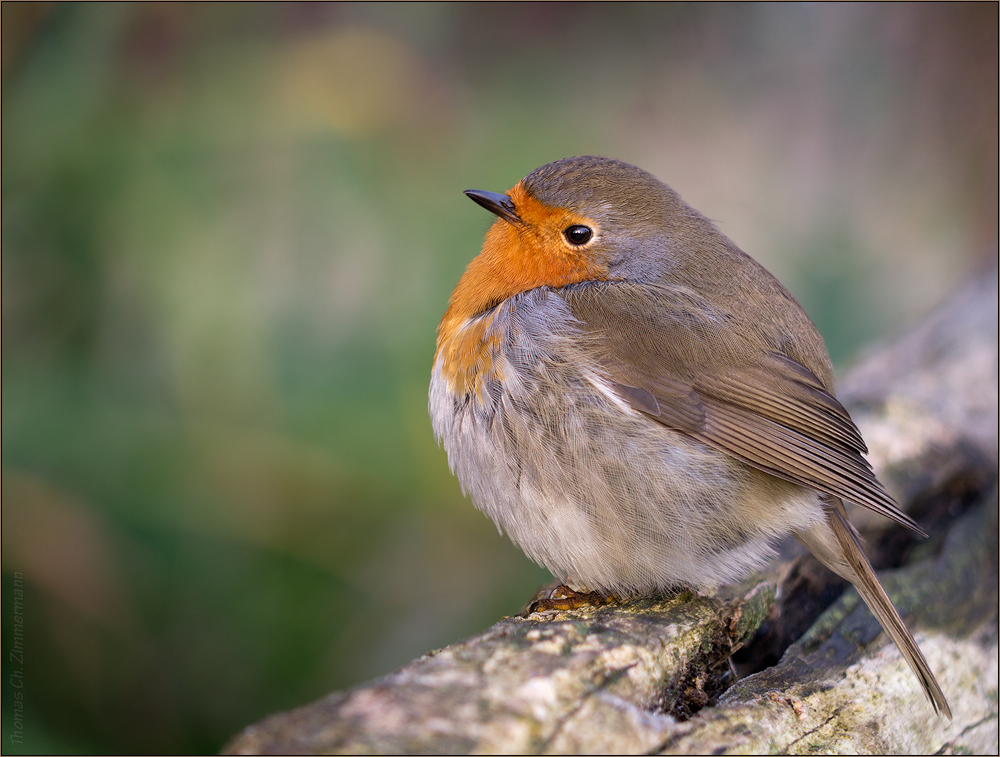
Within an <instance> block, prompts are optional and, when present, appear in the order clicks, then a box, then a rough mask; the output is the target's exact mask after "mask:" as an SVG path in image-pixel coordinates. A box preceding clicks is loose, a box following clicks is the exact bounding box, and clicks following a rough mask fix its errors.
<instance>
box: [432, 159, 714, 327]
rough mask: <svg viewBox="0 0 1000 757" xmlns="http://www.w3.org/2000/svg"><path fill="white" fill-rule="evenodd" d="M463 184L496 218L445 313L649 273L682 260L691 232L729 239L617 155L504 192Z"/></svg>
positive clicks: (459, 314)
mask: <svg viewBox="0 0 1000 757" xmlns="http://www.w3.org/2000/svg"><path fill="white" fill-rule="evenodd" d="M465 194H467V195H468V196H469V197H470V198H471V199H473V200H475V201H476V202H477V203H479V204H480V205H482V206H483V207H484V208H486V209H487V210H489V211H490V212H492V213H495V214H496V215H497V221H496V222H495V223H494V224H493V226H492V227H491V228H490V230H489V232H488V233H487V235H486V241H485V243H484V245H483V250H482V252H481V253H480V254H479V256H478V257H476V258H475V259H474V260H473V261H472V262H471V263H470V264H469V267H468V268H467V269H466V271H465V275H463V276H462V279H461V281H460V282H459V284H458V286H457V287H456V288H455V291H454V293H453V294H452V298H451V303H450V306H449V309H448V313H447V314H446V315H445V320H446V321H447V320H448V319H449V316H452V317H453V318H467V317H469V316H471V315H475V314H476V313H481V312H484V311H486V310H488V309H490V308H492V307H494V306H495V305H497V304H499V303H500V302H502V301H503V300H505V299H507V298H508V297H512V296H513V295H516V294H519V293H520V292H524V291H528V290H530V289H535V288H537V287H541V286H551V287H563V286H567V285H569V284H576V283H579V282H582V281H609V280H639V279H643V278H645V277H647V276H648V275H649V272H650V270H651V269H654V268H655V269H659V268H663V266H667V267H672V264H677V263H679V262H684V261H683V260H682V258H683V257H684V254H683V250H685V249H689V247H688V245H685V244H683V243H684V242H690V239H691V236H692V235H698V236H700V237H705V236H712V235H717V236H718V237H719V238H720V239H724V237H722V235H721V234H718V232H716V231H715V229H714V227H713V226H712V225H711V223H709V222H708V221H707V220H706V219H705V217H704V216H702V215H701V214H700V213H698V212H697V211H695V210H694V209H692V208H690V207H689V206H688V205H686V204H685V203H684V201H683V200H681V199H680V197H678V196H677V194H676V193H675V192H674V191H673V190H672V189H670V187H668V186H667V185H666V184H663V183H662V182H661V181H659V180H658V179H657V178H656V177H654V176H653V175H652V174H650V173H647V172H646V171H643V170H642V169H640V168H636V167H635V166H631V165H629V164H628V163H623V162H621V161H620V160H613V159H611V158H598V157H577V158H565V159H563V160H558V161H556V162H554V163H549V164H548V165H545V166H542V167H541V168H539V169H536V170H535V171H532V172H531V173H530V174H528V175H527V176H526V177H525V178H524V179H522V180H521V181H520V182H518V183H517V185H515V186H514V188H513V189H511V190H510V191H509V192H507V193H506V194H496V193H494V192H485V191H480V190H468V191H467V192H466V193H465ZM442 325H444V324H442Z"/></svg>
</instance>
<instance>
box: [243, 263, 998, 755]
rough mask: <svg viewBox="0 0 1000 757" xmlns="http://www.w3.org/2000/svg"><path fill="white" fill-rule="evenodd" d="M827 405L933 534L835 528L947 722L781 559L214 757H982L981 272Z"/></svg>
mask: <svg viewBox="0 0 1000 757" xmlns="http://www.w3.org/2000/svg"><path fill="white" fill-rule="evenodd" d="M839 394H840V396H841V398H842V399H843V400H844V403H845V404H846V405H847V406H848V408H849V409H850V410H851V413H852V415H853V417H854V418H855V420H856V421H857V423H858V425H859V427H860V428H861V431H862V433H863V435H864V437H865V439H866V441H867V442H868V445H869V447H870V449H871V454H870V456H869V457H870V459H871V461H872V463H873V464H874V466H875V468H876V470H877V471H878V473H879V476H880V478H881V479H882V480H883V481H884V482H885V483H886V484H887V486H888V487H889V489H890V491H891V492H892V493H893V494H894V495H895V496H896V497H897V499H898V501H899V502H900V503H901V505H902V506H903V507H904V508H905V509H907V510H908V511H909V512H910V513H911V514H912V515H913V516H914V517H915V518H917V519H918V520H919V521H920V522H921V524H922V525H923V526H924V528H925V529H926V530H927V531H928V532H930V533H931V534H932V537H931V538H930V539H928V540H915V539H913V538H911V537H910V536H909V535H908V534H907V533H905V532H903V531H902V530H901V529H899V528H895V527H892V526H891V524H888V523H884V522H880V520H879V519H878V518H876V517H869V516H868V514H867V513H865V512H861V511H859V509H855V511H853V512H852V513H851V515H852V519H853V520H854V521H855V523H856V524H857V525H858V526H859V528H861V530H862V531H863V533H865V535H866V536H867V538H868V540H869V550H868V551H869V553H870V555H871V557H872V562H873V564H874V565H875V567H876V569H881V570H880V577H881V579H882V581H883V583H884V585H885V588H886V590H887V591H888V592H889V595H890V596H891V597H892V599H893V601H894V602H895V604H896V607H897V608H898V609H899V611H900V613H901V614H902V615H903V617H904V619H905V620H906V622H907V624H908V625H909V627H910V629H911V630H912V631H913V633H914V635H915V637H916V639H917V641H918V642H919V644H920V647H921V649H922V650H923V652H924V654H925V656H926V657H927V659H928V661H929V662H930V665H931V667H932V668H933V670H934V671H935V672H936V674H937V676H938V679H939V680H940V682H941V686H942V687H943V689H944V691H945V693H946V694H947V696H948V698H949V700H950V702H951V707H952V710H953V711H954V715H955V717H954V720H952V721H948V720H947V719H945V718H943V717H937V716H935V715H934V712H933V710H932V709H931V706H930V704H929V703H928V702H927V701H926V699H925V698H924V695H923V693H922V691H921V689H920V686H919V685H918V684H917V682H916V680H915V679H914V677H913V675H912V674H911V672H910V670H909V668H908V667H907V666H906V663H905V662H904V661H903V659H902V657H901V656H900V654H899V652H898V651H897V650H896V648H895V647H894V646H893V645H892V643H891V642H890V641H888V639H887V638H886V636H885V635H884V634H882V633H881V632H880V628H879V626H878V623H877V621H876V620H875V619H874V618H873V617H872V615H871V613H869V612H868V609H867V608H866V607H865V606H864V604H863V603H862V602H861V601H860V599H859V598H858V595H857V594H856V593H855V592H854V590H853V589H850V590H849V591H847V592H844V587H845V584H844V582H842V581H840V580H839V579H837V578H836V577H835V576H833V575H832V574H830V573H829V571H826V570H825V569H823V568H821V567H820V566H819V565H818V563H816V561H815V560H814V559H813V558H812V557H811V556H809V555H808V554H805V553H804V550H802V549H801V548H798V547H797V546H796V545H789V546H788V547H787V548H786V549H785V551H784V553H783V555H782V559H781V560H779V561H776V562H775V563H774V564H773V565H772V566H770V567H769V568H768V569H767V570H766V571H764V572H762V573H761V574H760V575H759V576H757V577H755V579H754V580H752V581H748V582H745V583H744V584H743V585H741V586H738V587H732V588H730V589H727V590H726V591H725V592H723V593H720V595H719V596H715V597H706V596H698V595H695V594H692V593H690V592H685V593H681V594H678V595H676V596H673V597H668V598H657V599H645V600H638V601H633V602H628V603H625V604H616V605H605V606H601V607H585V608H581V609H579V610H572V611H546V612H543V613H535V614H533V615H531V616H529V617H527V618H522V617H514V618H505V619H504V620H502V621H500V622H499V623H497V624H496V625H495V626H493V627H492V628H490V629H488V630H487V631H485V632H484V633H482V634H480V635H479V636H476V637H473V638H471V639H468V640H467V641H464V642H462V643H459V644H454V645H452V646H450V647H448V648H446V649H443V650H440V651H436V652H431V653H430V654H427V655H425V656H423V657H421V658H419V659H417V660H414V661H413V662H412V663H410V664H409V665H407V666H406V667H404V668H402V669H401V670H399V671H397V672H395V673H393V674H391V675H388V676H385V677H384V678H381V679H379V680H376V681H373V682H371V683H368V684H364V685H361V686H358V687H356V688H354V689H351V690H349V691H342V692H335V693H333V694H330V695H329V696H327V697H325V698H324V699H321V700H320V701H318V702H315V703H313V704H310V705H307V706H304V707H301V708H299V709H297V710H293V711H291V712H287V713H280V714H276V715H272V716H271V717H269V718H267V719H266V720H264V721H262V722H260V723H258V724H256V725H253V726H250V727H248V728H247V729H246V730H245V731H244V732H243V733H242V734H240V735H239V736H237V737H236V738H235V739H234V740H233V741H232V742H231V743H230V744H229V745H228V746H227V751H230V752H234V753H243V754H250V753H268V752H309V753H320V752H339V753H372V752H389V753H414V752H419V753H454V752H505V753H566V752H588V753H602V752H614V753H693V754H712V753H722V752H735V753H762V752H781V753H794V754H800V753H813V752H855V753H858V752H860V753H873V754H891V753H906V752H912V753H924V754H930V753H938V754H942V753H943V754H968V753H996V752H997V748H998V743H997V742H998V739H997V689H998V683H997V678H998V674H997V667H998V649H997V638H998V633H997V622H998V602H997V592H998V580H997V572H998V556H997V533H998V524H997V274H996V272H995V271H993V272H990V273H988V274H987V275H985V276H983V277H981V278H980V279H978V280H977V281H976V282H974V283H972V284H970V285H969V286H968V287H966V288H965V289H964V290H963V291H961V292H960V293H959V294H958V295H957V296H956V297H955V298H953V299H952V300H951V301H950V302H949V303H948V304H947V305H945V306H944V307H943V308H941V309H940V310H939V311H938V312H937V313H935V314H934V315H933V316H932V317H931V318H930V319H929V320H928V321H926V322H925V323H924V324H922V325H921V326H919V327H918V328H916V329H914V330H913V331H912V332H910V333H909V334H907V335H906V336H904V337H903V338H902V339H900V340H898V341H897V342H895V343H894V344H892V345H890V346H888V347H884V348H882V349H881V350H879V351H876V352H874V353H873V354H871V355H870V357H868V358H867V359H866V360H865V361H864V362H863V363H862V364H861V365H860V366H858V367H857V368H856V369H855V370H854V371H852V372H851V374H850V375H849V376H848V377H847V379H846V380H845V381H844V382H843V384H842V386H841V388H840V391H839ZM831 603H832V604H831ZM740 647H743V648H742V649H739V648H740ZM737 649H739V652H737V653H736V654H735V655H734V654H733V653H734V652H735V651H736V650H737ZM737 673H738V674H739V675H741V676H745V677H742V678H741V679H740V680H738V681H736V682H735V683H733V681H734V679H735V678H736V677H737ZM727 686H728V688H727ZM720 694H721V696H720Z"/></svg>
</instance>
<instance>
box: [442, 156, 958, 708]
mask: <svg viewBox="0 0 1000 757" xmlns="http://www.w3.org/2000/svg"><path fill="white" fill-rule="evenodd" d="M465 194H466V195H467V196H468V197H469V198H471V199H472V200H473V201H475V202H476V203H477V204H479V205H480V206H482V207H483V208H485V209H486V210H488V211H490V212H491V213H493V214H494V215H495V216H496V219H495V220H494V222H493V224H492V226H491V227H490V228H489V230H488V232H487V234H486V238H485V241H484V243H483V247H482V250H481V252H480V253H479V255H477V256H476V257H475V258H473V259H472V261H471V262H470V263H469V264H468V267H467V268H466V270H465V272H464V273H463V275H462V276H461V278H460V279H459V281H458V284H457V286H456V287H455V289H454V291H453V292H452V294H451V297H450V299H449V301H448V306H447V309H446V311H445V313H444V316H443V318H442V319H441V322H440V325H439V326H438V330H437V344H436V350H435V355H434V362H433V368H432V372H431V383H430V390H429V400H428V405H429V411H430V416H431V424H432V427H433V431H434V434H435V436H436V438H437V440H438V442H439V443H440V444H441V445H442V446H443V447H444V449H445V451H446V453H447V456H448V463H449V467H450V468H451V470H452V472H453V473H454V474H455V475H456V476H457V478H458V480H459V482H460V484H461V486H462V489H463V492H464V493H465V494H467V495H468V496H470V497H471V499H472V500H473V503H474V504H475V505H476V506H477V507H478V508H479V509H480V510H481V511H483V512H484V513H485V514H486V515H487V516H489V517H490V518H491V519H492V520H493V521H494V522H495V524H496V525H497V527H498V528H499V529H500V531H501V533H503V532H504V531H506V533H507V535H508V536H509V537H510V539H511V540H512V541H513V542H514V543H515V544H517V545H518V546H519V547H520V548H521V549H522V550H523V551H524V552H525V553H526V554H527V555H528V556H529V557H530V558H532V559H533V560H534V561H536V562H537V563H539V564H540V565H542V566H544V567H546V568H548V569H549V570H550V571H551V572H552V573H553V575H555V576H557V577H558V578H560V579H562V580H564V581H569V580H570V579H572V581H574V582H576V583H577V584H582V585H583V586H585V587H586V588H588V589H590V590H593V591H595V592H596V593H597V594H598V595H600V596H643V595H651V594H656V593H662V592H664V591H667V590H670V589H675V588H677V587H681V586H682V587H690V588H693V589H695V590H701V591H705V590H713V589H714V588H716V587H718V586H720V585H724V584H729V583H733V582H736V581H738V580H740V579H743V578H745V577H746V576H748V575H749V574H751V573H752V572H753V571H755V570H756V569H759V568H760V567H761V566H763V565H764V564H766V563H767V561H768V560H770V559H771V558H772V557H773V556H774V555H775V545H776V543H777V542H778V541H780V540H781V539H782V538H784V537H786V536H788V535H792V536H794V537H795V538H797V539H798V540H799V541H800V542H801V543H803V544H804V545H805V546H806V547H807V548H808V549H809V550H810V552H812V554H813V555H815V556H816V558H818V559H819V560H820V562H822V563H823V564H824V565H826V567H828V568H829V569H830V570H832V571H833V572H834V573H836V574H838V575H840V576H841V577H843V578H845V579H846V580H847V581H849V582H850V583H851V584H853V585H854V586H855V587H856V589H857V591H858V593H859V594H860V595H861V597H862V599H864V601H865V603H866V604H867V605H868V607H869V608H870V609H871V611H872V613H873V614H874V615H875V617H876V618H877V619H878V621H879V623H880V624H881V626H882V628H883V629H884V630H885V631H886V632H887V634H888V635H889V637H890V638H891V639H892V640H893V641H894V642H895V644H896V646H897V647H898V648H899V650H900V652H901V653H902V655H903V657H904V658H905V659H906V661H907V663H909V665H910V667H911V668H912V670H913V672H914V673H915V674H916V677H917V679H918V680H919V682H920V684H921V685H922V687H923V689H924V692H925V693H926V695H927V697H928V699H929V700H930V702H931V704H932V706H933V707H934V710H935V711H936V712H938V713H943V714H944V715H945V716H947V717H948V718H951V709H950V707H949V705H948V701H947V699H946V698H945V695H944V693H943V692H942V690H941V687H940V685H939V684H938V681H937V679H936V678H935V677H934V673H933V672H932V671H931V669H930V666H929V665H928V664H927V661H926V659H925V658H924V656H923V654H922V653H921V652H920V649H919V647H918V646H917V643H916V641H915V640H914V639H913V636H912V635H911V634H910V632H909V631H908V630H907V628H906V626H905V625H904V623H903V621H902V619H901V618H900V616H899V613H898V612H897V611H896V609H895V607H894V606H893V604H892V602H891V600H890V599H889V597H888V596H887V595H886V593H885V591H884V589H883V588H882V586H881V584H880V583H879V580H878V578H877V577H876V575H875V573H874V571H873V570H872V567H871V565H870V563H869V562H868V559H867V558H866V557H865V554H864V552H863V551H862V547H861V541H860V537H859V535H858V532H857V531H856V530H855V529H854V527H853V526H852V525H851V524H850V522H849V520H848V517H847V513H846V511H845V508H844V504H843V503H844V501H847V502H852V503H855V504H857V505H860V506H862V507H866V508H868V509H870V510H873V511H875V512H877V513H879V514H881V515H883V516H885V517H887V518H890V519H892V520H894V521H896V522H897V523H900V524H902V525H903V526H905V527H907V528H908V529H910V530H912V531H915V532H917V533H919V534H921V535H924V536H926V534H925V533H924V532H923V530H922V529H921V528H920V526H919V525H918V524H917V523H916V522H915V521H914V520H913V519H912V518H910V517H909V516H908V515H906V514H905V513H904V512H902V511H901V510H900V509H899V507H898V506H897V504H896V503H895V501H894V500H893V499H892V497H891V496H890V495H889V493H888V492H887V491H886V489H885V487H884V486H883V485H882V483H881V482H880V481H879V480H878V478H877V477H876V475H875V473H874V472H873V470H872V468H871V466H870V464H869V463H868V462H867V460H866V459H865V458H864V456H863V455H864V454H865V453H867V448H866V446H865V443H864V440H863V439H862V437H861V433H860V432H859V430H858V428H857V427H856V426H855V424H854V422H853V421H852V420H851V417H850V415H849V414H848V412H847V410H846V409H845V408H844V407H843V405H841V403H840V402H839V401H838V400H837V399H836V396H835V394H834V377H833V368H832V365H831V362H830V358H829V356H828V353H827V350H826V346H825V343H824V341H823V338H822V336H821V335H820V334H819V332H818V331H817V329H816V327H815V326H814V325H813V322H812V321H811V320H810V319H809V317H808V315H806V313H805V311H804V310H803V309H802V307H801V306H800V305H799V304H798V303H797V302H796V300H795V299H794V298H793V297H792V295H791V294H790V293H789V292H788V291H787V290H786V289H785V288H784V286H782V285H781V284H780V283H779V282H778V280H777V279H776V278H775V277H774V276H772V275H771V274H770V273H769V272H768V271H766V270H765V269H764V268H763V266H761V265H760V264H759V263H757V262H756V261H755V260H754V259H753V258H751V257H750V256H749V255H747V254H746V253H744V252H743V251H742V250H740V248H739V247H737V246H736V244H735V243H734V242H732V241H731V240H730V239H729V238H728V237H726V236H725V235H724V234H723V233H722V232H720V231H719V230H718V228H717V227H716V226H715V224H714V223H713V222H712V221H710V220H709V219H708V218H706V217H705V216H704V215H702V214H701V213H699V212H698V211H696V210H695V209H694V208H692V207H690V206H689V205H688V204H686V203H685V202H684V201H683V200H682V199H681V198H680V196H679V195H678V194H677V193H676V192H675V191H674V190H672V189H671V188H670V187H668V186H667V185H666V184H664V183H663V182H661V181H660V180H658V179H657V178H656V177H654V176H653V175H652V174H650V173H648V172H647V171H645V170H643V169H641V168H637V167H636V166H633V165H630V164H628V163H625V162H622V161H619V160H615V159H612V158H604V157H596V156H579V157H571V158H565V159H562V160H557V161H555V162H553V163H549V164H547V165H544V166H542V167H540V168H538V169H536V170H534V171H532V172H531V173H530V174H528V175H527V176H525V177H524V178H523V179H522V180H521V181H519V182H518V183H517V184H516V185H515V186H514V187H513V188H512V189H510V190H509V191H508V192H506V193H504V194H499V193H495V192H489V191H483V190H467V191H466V192H465Z"/></svg>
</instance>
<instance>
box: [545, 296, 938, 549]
mask: <svg viewBox="0 0 1000 757" xmlns="http://www.w3.org/2000/svg"><path fill="white" fill-rule="evenodd" d="M562 295H563V297H564V298H565V299H566V301H567V303H568V304H569V305H570V308H571V309H572V311H573V313H574V315H575V316H576V317H577V318H578V319H579V320H580V322H581V324H582V328H583V329H584V332H585V333H586V335H587V336H586V339H587V347H588V349H590V350H592V354H594V355H595V356H596V358H597V360H598V362H599V363H600V364H601V366H602V367H603V368H604V370H605V372H606V375H607V377H608V378H609V379H610V380H611V381H613V382H614V383H615V385H616V387H617V389H618V391H619V392H620V393H621V395H622V396H623V397H624V398H625V399H626V400H627V401H628V402H629V403H630V404H631V406H632V407H634V408H635V409H636V410H638V411H640V412H642V413H644V414H646V415H648V416H649V417H651V418H654V419H655V420H657V421H658V422H660V423H663V424H664V425H665V426H668V427H670V428H672V429H675V430H678V431H681V432H683V433H686V434H688V435H690V436H691V437H693V438H695V439H698V440H699V441H702V442H704V443H705V444H709V445H711V446H713V447H715V448H717V449H720V450H722V451H724V452H726V453H728V454H730V455H732V456H733V457H736V458H738V459H739V460H742V461H743V462H745V463H747V464H748V465H751V466H753V467H755V468H757V469H759V470H762V471H765V472H766V473H769V474H771V475H773V476H777V477H778V478H782V479H785V480H787V481H792V482H794V483H796V484H800V485H802V486H807V487H810V488H812V489H817V490H819V491H821V492H826V493H828V494H832V495H834V496H837V497H841V498H843V499H846V500H848V501H850V502H855V503H857V504H859V505H863V506H864V507H867V508H869V509H871V510H874V511H875V512H878V513H880V514H882V515H884V516H886V517H887V518H891V519H892V520H895V521H897V522H899V523H901V524H903V525H904V526H906V527H907V528H910V529H912V530H914V531H916V532H918V533H921V534H923V531H922V530H921V528H920V527H919V526H918V525H917V524H916V522H914V521H913V520H912V519H911V518H910V517H909V516H908V515H906V514H905V513H903V512H902V511H901V510H900V509H899V508H898V507H897V506H896V503H895V502H894V501H893V499H892V497H890V496H889V494H888V492H886V490H885V488H884V487H883V486H882V484H881V483H880V482H879V480H878V479H877V478H876V477H875V474H874V472H873V471H872V469H871V466H870V465H869V464H868V461H867V460H865V458H864V457H862V455H863V454H864V453H865V452H867V449H866V447H865V443H864V441H863V440H862V438H861V434H860V433H859V432H858V429H857V427H856V426H855V425H854V423H853V421H851V417H850V415H848V413H847V411H846V410H845V409H844V407H843V406H842V405H841V404H840V403H839V402H838V401H837V400H836V398H835V397H834V396H833V395H832V394H831V393H830V392H829V391H828V390H827V389H826V388H825V387H824V386H823V384H822V382H821V381H820V380H819V379H818V378H817V377H816V375H815V373H814V372H813V371H811V370H809V369H808V368H806V367H805V366H803V365H802V364H801V363H799V362H798V361H796V360H794V359H792V358H791V357H789V356H788V355H786V354H782V352H781V351H779V349H780V345H782V344H783V343H784V344H787V343H788V338H787V336H781V335H773V338H771V336H769V334H768V328H769V327H771V328H774V324H754V326H755V328H754V329H753V333H752V334H751V335H750V336H749V337H748V336H747V335H742V336H741V335H739V333H738V332H739V331H741V329H737V328H734V327H733V324H732V322H731V321H732V318H731V317H729V316H727V315H725V314H722V313H719V312H716V311H714V310H713V309H712V308H711V307H709V305H708V304H707V302H706V301H705V300H704V299H703V298H701V297H699V296H698V295H697V294H696V293H694V292H692V291H691V290H689V289H685V288H680V287H677V288H674V287H664V286H659V285H657V286H655V287H654V286H647V285H638V284H631V283H621V284H618V283H615V284H594V285H584V286H577V287H569V288H566V289H564V290H562ZM742 330H743V331H745V329H742ZM808 336H809V338H811V339H815V340H818V342H817V344H818V345H820V346H819V347H818V348H817V347H816V346H815V344H813V345H806V346H805V347H802V346H801V345H799V348H800V349H798V352H799V353H800V354H810V351H811V352H812V353H815V352H816V350H817V349H823V358H822V359H824V360H825V349H824V348H822V340H821V339H820V337H819V335H818V334H811V335H808ZM788 351H789V352H794V351H795V350H788Z"/></svg>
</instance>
